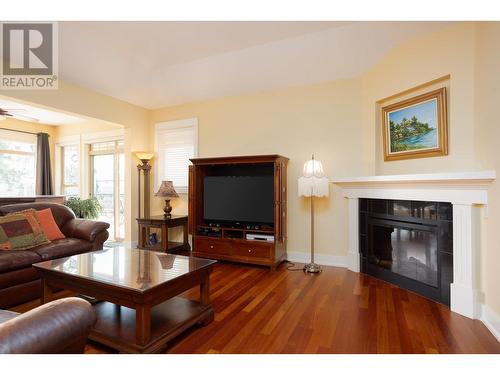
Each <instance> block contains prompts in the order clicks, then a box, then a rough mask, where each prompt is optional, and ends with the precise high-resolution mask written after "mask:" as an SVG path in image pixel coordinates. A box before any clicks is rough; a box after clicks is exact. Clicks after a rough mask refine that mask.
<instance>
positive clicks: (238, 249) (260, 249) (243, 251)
mask: <svg viewBox="0 0 500 375" xmlns="http://www.w3.org/2000/svg"><path fill="white" fill-rule="evenodd" d="M273 246H274V245H273V244H268V243H264V242H257V241H241V242H240V241H234V242H233V255H235V256H240V257H249V258H265V259H269V257H270V256H271V250H272V248H273Z"/></svg>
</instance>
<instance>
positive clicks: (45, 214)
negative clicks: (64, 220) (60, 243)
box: [36, 208, 66, 241]
mask: <svg viewBox="0 0 500 375" xmlns="http://www.w3.org/2000/svg"><path fill="white" fill-rule="evenodd" d="M36 216H37V217H38V222H39V223H40V227H42V230H43V233H45V235H46V236H47V239H48V240H49V241H55V240H61V239H63V238H66V236H65V235H64V234H63V233H62V232H61V230H60V229H59V226H58V225H57V223H56V221H55V219H54V215H52V210H51V209H50V208H46V209H45V210H40V211H36Z"/></svg>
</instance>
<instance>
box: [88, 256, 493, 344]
mask: <svg viewBox="0 0 500 375" xmlns="http://www.w3.org/2000/svg"><path fill="white" fill-rule="evenodd" d="M297 267H299V266H297ZM185 296H187V297H189V298H193V299H196V298H198V289H195V290H191V291H189V292H187V293H185ZM211 298H212V305H213V307H214V309H215V313H216V314H215V320H214V322H213V323H211V324H209V325H208V326H206V327H196V328H193V329H191V330H189V331H188V332H186V333H185V334H183V335H181V336H180V337H178V338H177V339H176V340H175V341H173V342H171V343H170V345H169V347H168V348H167V350H166V353H500V343H499V342H498V341H497V340H496V339H495V338H494V337H493V335H492V334H491V333H490V332H489V331H488V330H487V329H486V327H485V326H484V325H483V324H482V323H481V322H480V321H478V320H471V319H468V318H465V317H463V316H461V315H458V314H455V313H453V312H451V311H450V310H449V308H448V307H446V306H444V305H441V304H439V303H436V302H434V301H431V300H428V299H426V298H423V297H420V296H418V295H416V294H414V293H411V292H408V291H406V290H403V289H401V288H399V287H397V286H394V285H391V284H388V283H386V282H383V281H380V280H378V279H375V278H373V277H371V276H368V275H364V274H358V273H354V272H351V271H348V270H347V269H344V268H336V267H323V272H322V273H321V274H319V275H307V274H304V273H303V272H301V271H298V272H292V271H288V270H286V267H285V266H281V267H280V268H279V270H278V271H276V272H270V271H269V270H268V269H265V268H259V267H251V266H243V265H236V264H229V263H220V264H218V265H216V268H215V269H214V272H213V274H212V277H211ZM86 353H112V351H111V350H110V349H108V348H106V347H103V346H100V345H97V344H94V343H89V344H88V345H87V348H86Z"/></svg>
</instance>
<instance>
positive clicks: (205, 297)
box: [200, 273, 210, 306]
mask: <svg viewBox="0 0 500 375" xmlns="http://www.w3.org/2000/svg"><path fill="white" fill-rule="evenodd" d="M200 302H201V304H202V305H204V306H207V305H209V304H210V275H209V274H208V273H207V274H206V275H205V276H204V277H203V281H202V282H201V284H200Z"/></svg>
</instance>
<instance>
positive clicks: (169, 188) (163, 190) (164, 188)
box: [155, 181, 179, 218]
mask: <svg viewBox="0 0 500 375" xmlns="http://www.w3.org/2000/svg"><path fill="white" fill-rule="evenodd" d="M155 196H156V197H162V198H165V207H164V208H163V211H164V212H165V217H166V218H171V217H172V215H171V214H170V212H172V206H171V205H170V199H171V198H178V197H179V194H177V192H176V191H175V189H174V184H173V183H172V181H163V182H162V183H161V186H160V189H159V190H158V192H157V193H156V194H155Z"/></svg>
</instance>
